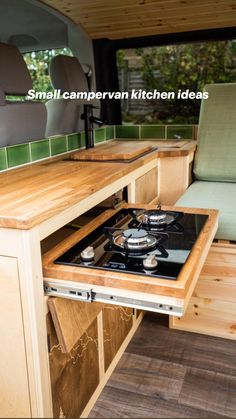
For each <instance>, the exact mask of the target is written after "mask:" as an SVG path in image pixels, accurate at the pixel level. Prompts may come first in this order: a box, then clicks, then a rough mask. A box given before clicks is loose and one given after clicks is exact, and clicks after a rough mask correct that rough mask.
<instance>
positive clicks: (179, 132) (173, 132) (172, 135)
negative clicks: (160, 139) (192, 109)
mask: <svg viewBox="0 0 236 419" xmlns="http://www.w3.org/2000/svg"><path fill="white" fill-rule="evenodd" d="M193 129H194V127H193V126H191V125H187V126H186V125H168V126H167V138H168V139H178V138H181V139H182V138H183V139H184V140H189V139H192V138H193Z"/></svg>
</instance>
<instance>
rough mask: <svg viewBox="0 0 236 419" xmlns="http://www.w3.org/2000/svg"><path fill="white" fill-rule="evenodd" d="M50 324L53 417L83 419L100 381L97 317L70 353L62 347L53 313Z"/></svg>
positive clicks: (48, 322) (49, 320)
mask: <svg viewBox="0 0 236 419" xmlns="http://www.w3.org/2000/svg"><path fill="white" fill-rule="evenodd" d="M47 326H48V335H49V343H50V353H49V361H50V372H51V382H52V399H53V413H54V414H53V416H54V417H55V418H59V417H68V418H79V417H80V415H81V413H82V411H83V409H84V408H85V406H86V405H87V403H88V401H89V400H90V398H91V396H92V394H93V393H94V391H95V389H96V388H97V386H98V384H99V359H98V331H97V319H95V320H94V321H93V323H92V324H91V325H90V327H89V328H88V329H87V331H86V332H85V333H84V334H83V336H81V338H80V339H79V340H78V341H77V343H76V344H75V345H74V347H73V348H72V350H71V351H70V352H69V353H67V354H64V353H63V352H62V350H61V347H60V344H59V342H58V339H57V336H56V333H55V329H54V326H53V323H52V320H51V316H50V314H48V316H47Z"/></svg>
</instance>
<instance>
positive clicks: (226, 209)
mask: <svg viewBox="0 0 236 419" xmlns="http://www.w3.org/2000/svg"><path fill="white" fill-rule="evenodd" d="M176 206H183V207H190V208H194V207H195V208H213V209H218V210H219V211H220V214H219V215H220V217H219V228H218V230H217V233H216V238H217V239H223V240H234V241H235V240H236V183H224V182H200V181H196V182H194V183H193V184H192V185H191V186H190V187H189V188H188V189H187V191H186V192H185V193H184V195H183V196H182V197H181V198H180V199H179V200H178V201H177V202H176Z"/></svg>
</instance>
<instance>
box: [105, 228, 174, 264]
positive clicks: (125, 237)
mask: <svg viewBox="0 0 236 419" xmlns="http://www.w3.org/2000/svg"><path fill="white" fill-rule="evenodd" d="M103 232H104V233H105V234H106V235H107V236H108V238H109V243H108V244H107V245H105V250H110V251H118V252H121V253H123V254H125V255H127V256H128V255H129V256H130V255H133V256H140V255H145V254H147V253H148V252H150V251H153V250H155V249H158V250H159V251H160V256H161V257H168V253H167V252H166V250H165V249H164V247H163V246H162V245H161V244H160V242H161V241H162V240H163V239H164V238H165V237H164V236H161V235H155V236H154V235H152V234H150V233H148V232H147V231H145V230H144V229H138V228H130V229H128V230H121V229H118V228H109V227H105V228H104V229H103Z"/></svg>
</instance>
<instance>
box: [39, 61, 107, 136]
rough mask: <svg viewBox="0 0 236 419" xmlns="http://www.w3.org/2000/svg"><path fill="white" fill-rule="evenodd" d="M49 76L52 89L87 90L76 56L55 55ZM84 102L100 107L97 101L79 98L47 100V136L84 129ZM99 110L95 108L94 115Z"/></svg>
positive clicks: (97, 114)
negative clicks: (82, 116)
mask: <svg viewBox="0 0 236 419" xmlns="http://www.w3.org/2000/svg"><path fill="white" fill-rule="evenodd" d="M50 77H51V82H52V85H53V87H54V89H60V90H61V93H65V92H69V93H71V92H88V83H87V79H86V76H85V74H84V71H83V69H82V66H81V64H80V62H79V60H78V59H77V58H76V57H69V56H66V55H57V56H56V57H54V58H53V59H52V61H51V64H50ZM85 103H90V104H93V105H94V106H97V107H98V108H99V107H100V103H99V101H89V102H86V100H80V99H52V100H50V101H49V102H47V104H46V106H47V112H48V118H47V129H46V134H47V136H52V135H56V134H70V133H73V132H79V131H82V130H84V121H83V120H82V119H81V115H82V113H83V109H84V108H83V106H84V104H85ZM99 114H100V110H99V109H95V110H94V115H95V116H98V117H99V116H100V115H99Z"/></svg>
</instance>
